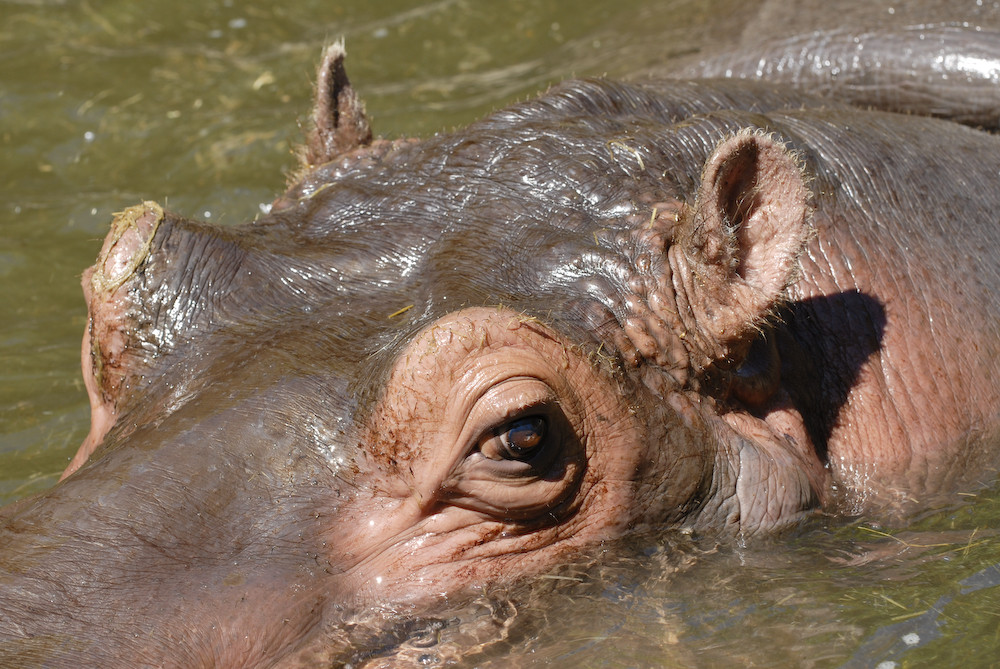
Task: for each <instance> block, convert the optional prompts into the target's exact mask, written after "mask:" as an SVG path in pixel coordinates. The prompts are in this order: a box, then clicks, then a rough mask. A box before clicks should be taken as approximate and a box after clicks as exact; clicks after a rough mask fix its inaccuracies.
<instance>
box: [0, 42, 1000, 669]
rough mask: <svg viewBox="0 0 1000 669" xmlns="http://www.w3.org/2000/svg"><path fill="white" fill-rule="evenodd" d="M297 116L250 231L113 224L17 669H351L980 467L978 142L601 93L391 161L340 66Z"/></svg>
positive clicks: (840, 114) (984, 173)
mask: <svg viewBox="0 0 1000 669" xmlns="http://www.w3.org/2000/svg"><path fill="white" fill-rule="evenodd" d="M314 120H315V125H316V129H315V131H314V132H313V134H312V136H311V137H310V141H309V143H308V146H307V147H306V149H305V150H304V151H303V154H302V163H303V165H302V170H301V172H300V173H299V174H298V175H297V176H296V177H295V178H294V180H293V183H292V185H291V187H290V188H289V190H288V191H287V193H286V194H285V195H283V196H282V197H280V198H279V199H278V200H276V202H275V205H274V207H273V210H272V212H271V213H270V214H269V215H267V216H265V217H262V218H261V219H260V220H257V221H254V222H253V223H248V224H246V225H242V226H237V227H233V228H220V227H216V226H212V225H209V224H205V223H200V222H194V221H190V220H186V219H183V218H181V217H179V216H176V215H174V214H171V213H168V212H164V211H163V210H162V209H160V208H159V206H157V205H155V204H153V203H145V204H143V205H139V206H137V207H134V208H131V209H129V210H126V211H125V212H123V213H122V214H121V215H119V216H118V217H117V218H116V220H115V222H114V223H113V226H112V232H111V233H110V234H109V236H108V239H107V240H106V241H105V245H104V248H103V249H102V251H101V254H100V256H99V257H98V261H97V263H96V264H95V266H94V267H93V268H92V269H91V270H90V271H88V273H87V274H86V275H85V277H84V289H85V293H86V294H87V299H88V304H89V308H90V322H89V325H88V331H87V334H86V336H85V338H84V347H83V361H84V363H83V364H84V376H85V379H86V382H87V386H88V390H89V392H90V396H91V403H92V410H93V418H92V431H91V434H90V435H89V436H88V438H87V440H86V442H85V443H84V445H83V446H82V447H81V451H80V454H79V455H78V457H77V458H76V459H75V460H74V463H73V464H72V465H71V466H70V469H69V470H68V471H67V477H66V478H65V480H63V481H62V482H61V483H60V484H59V485H57V486H56V487H55V488H53V489H52V490H50V491H47V492H45V493H43V494H41V495H38V496H36V497H32V498H29V499H25V500H21V501H19V502H17V503H15V504H13V505H11V506H8V507H6V508H5V509H3V510H2V511H0V547H2V548H0V664H3V666H10V667H28V666H51V667H62V666H67V667H68V666H74V667H75V666H81V665H83V666H103V667H111V666H123V667H124V666H128V667H134V666H183V667H199V666H323V664H324V663H326V664H327V665H329V664H338V663H343V662H346V661H349V660H357V659H358V658H359V657H361V656H359V655H358V654H357V653H358V651H357V650H356V649H357V647H358V644H359V643H363V642H364V638H362V637H363V636H364V634H363V633H361V632H358V631H357V629H358V625H357V624H356V622H357V620H359V619H361V618H363V617H364V616H365V615H369V616H374V617H377V616H378V612H379V611H381V610H384V609H389V610H392V611H403V612H404V613H405V612H407V611H415V612H419V611H424V610H429V609H430V608H432V607H434V606H436V605H438V604H440V603H441V602H446V601H447V599H448V597H449V596H452V595H454V594H455V593H459V592H462V591H469V590H474V589H476V588H481V587H484V586H488V585H492V584H498V583H500V584H502V583H508V582H511V581H512V580H514V579H515V578H517V577H519V576H522V575H524V574H530V573H533V572H538V571H541V570H544V569H547V568H550V567H551V566H552V565H556V564H559V563H560V562H561V561H565V560H567V559H571V556H572V555H574V554H576V553H578V552H579V551H582V550H585V549H586V548H587V547H588V546H593V545H596V544H599V543H600V542H603V541H607V540H610V539H614V538H616V537H619V536H621V535H623V534H625V533H626V532H630V531H634V530H636V529H637V528H643V527H660V526H671V527H677V528H680V529H682V530H685V531H691V532H697V533H702V534H710V535H712V536H714V537H718V538H720V539H722V540H740V539H748V538H751V537H753V536H755V535H758V534H762V533H771V532H774V531H777V530H780V529H782V528H787V527H789V526H791V525H794V524H795V523H797V522H799V521H801V520H802V519H803V518H806V517H808V516H810V515H812V514H814V513H816V512H818V511H825V512H835V513H849V514H861V513H864V514H870V515H871V516H872V517H877V518H880V519H890V518H893V517H897V516H898V515H900V514H906V513H909V512H910V511H912V510H913V509H914V508H916V507H923V506H926V505H927V504H933V503H936V502H937V501H938V498H939V497H941V496H945V499H947V495H949V494H951V493H954V491H956V490H961V489H969V488H972V487H974V486H975V485H978V484H982V483H986V482H988V481H990V480H992V479H993V477H994V475H995V471H996V470H995V467H996V463H997V448H996V444H997V443H998V442H997V439H996V435H995V434H994V432H995V430H996V429H997V426H998V420H997V412H998V410H1000V391H998V390H997V388H996V384H995V383H994V382H993V380H994V379H995V378H996V376H997V373H998V371H1000V370H998V369H997V367H998V360H1000V357H998V355H997V353H998V351H997V347H998V345H1000V332H998V331H997V330H998V324H997V314H1000V302H998V301H1000V297H998V295H1000V291H998V290H997V289H998V287H1000V260H998V253H1000V228H998V226H997V225H996V219H997V214H996V212H997V211H1000V194H998V190H1000V189H997V188H996V187H995V186H996V183H997V175H998V174H1000V141H998V140H997V138H996V137H994V136H993V135H991V134H988V133H985V132H982V131H979V130H976V129H972V128H969V127H965V126H961V125H958V124H956V123H952V122H948V121H942V120H938V119H931V118H923V117H913V116H903V115H896V114H890V113H883V112H878V111H859V110H855V109H852V108H849V107H846V106H840V105H838V104H836V103H830V102H829V101H827V100H822V99H819V98H814V97H811V96H810V95H808V94H806V93H800V92H796V91H794V90H792V89H791V88H787V87H778V86H775V85H772V84H762V83H756V82H733V81H729V82H724V81H701V82H699V81H672V82H664V83H658V84H641V85H640V84H636V85H626V84H620V83H614V82H609V81H598V80H591V81H574V82H569V83H566V84H563V85H561V86H558V87H555V88H553V89H552V90H550V91H549V92H547V93H546V94H544V95H543V96H541V97H539V98H538V99H536V100H532V101H529V102H525V103H522V104H518V105H515V106H513V107H510V108H508V109H506V110H503V111H500V112H497V113H495V114H493V115H491V116H489V117H487V118H485V119H483V120H482V121H480V122H478V123H475V124H473V125H471V126H469V127H468V128H466V129H463V130H460V131H457V132H454V133H451V134H447V135H440V136H436V137H434V138H431V139H428V140H425V141H421V142H416V141H396V142H385V141H372V139H371V132H370V130H369V128H368V123H367V120H366V119H365V117H364V114H363V110H362V108H361V105H360V103H359V102H358V100H357V98H356V96H355V94H354V91H353V89H351V87H350V85H349V83H348V82H347V79H346V75H345V74H344V72H343V54H342V50H341V49H340V48H339V47H334V48H332V49H331V50H330V51H329V52H328V54H327V56H326V58H325V59H324V63H323V65H322V67H321V69H320V80H319V85H318V87H317V105H316V111H315V114H314ZM373 612H375V613H373Z"/></svg>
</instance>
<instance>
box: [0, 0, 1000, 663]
mask: <svg viewBox="0 0 1000 669" xmlns="http://www.w3.org/2000/svg"><path fill="white" fill-rule="evenodd" d="M758 4H759V3H757V2H728V1H727V2H722V1H718V2H695V1H694V0H692V1H690V2H682V1H676V2H653V1H651V0H649V1H646V2H642V1H639V0H623V1H620V2H615V3H606V2H598V1H593V0H587V1H585V2H573V3H566V2H556V1H555V0H549V1H545V2H528V1H526V0H525V1H512V2H502V3H501V2H471V1H460V0H441V1H439V2H427V3H423V4H421V3H417V2H409V3H405V2H377V3H376V2H365V1H364V0H350V1H346V2H337V3H332V2H319V1H311V2H287V1H286V2H270V1H269V2H253V3H245V2H238V1H236V0H225V1H222V2H178V1H177V0H172V1H170V2H167V1H165V0H155V1H146V2H141V3H140V2H124V1H121V0H119V1H117V2H114V1H108V2H99V1H98V0H92V1H91V2H71V1H69V0H66V1H52V2H45V1H44V0H37V1H32V0H23V1H9V0H8V1H2V0H0V502H3V501H9V500H12V499H14V498H17V497H19V496H22V495H25V494H28V493H31V492H35V491H38V490H42V489H44V488H46V487H48V486H50V485H52V484H53V483H54V482H55V480H56V478H57V477H58V473H59V472H60V471H61V470H62V468H63V467H64V466H65V464H66V463H67V461H68V459H69V457H70V456H71V455H72V453H73V452H74V451H75V449H76V447H77V446H78V444H79V442H80V440H81V439H82V438H83V436H84V434H85V433H86V430H87V420H88V411H87V406H86V397H85V394H84V391H83V387H82V383H81V381H80V374H79V370H78V365H79V342H80V334H81V332H82V330H83V327H84V318H85V310H84V306H83V300H82V297H81V295H80V289H79V286H78V278H79V275H80V272H81V271H82V270H83V269H84V268H85V267H86V266H87V265H88V264H89V263H90V262H91V261H92V260H93V258H94V256H95V255H96V253H97V250H98V248H99V245H100V240H101V238H102V237H103V234H104V231H105V230H106V227H107V225H108V222H109V221H110V218H111V214H112V212H114V211H117V210H119V209H121V208H123V207H125V206H128V205H131V204H134V203H136V202H137V201H139V200H141V199H147V198H151V199H156V200H159V201H160V202H163V203H165V204H167V205H168V206H169V207H170V208H172V209H174V210H176V211H179V212H182V213H184V214H187V215H191V216H197V217H202V218H209V219H211V220H215V221H222V222H224V223H225V222H236V221H240V220H245V219H247V218H251V217H253V216H255V215H256V214H257V213H258V211H259V208H260V205H261V203H265V202H269V201H270V200H271V199H272V197H273V196H274V195H275V194H276V193H277V192H278V191H279V190H281V188H282V186H283V183H284V177H283V174H284V173H285V172H287V171H288V170H290V169H291V168H292V167H293V163H294V160H293V157H292V155H291V145H292V144H293V143H294V142H295V141H296V140H297V139H298V137H299V134H300V133H299V129H298V126H297V120H298V119H301V118H303V117H304V115H305V113H306V112H307V110H308V105H309V101H308V98H309V95H310V87H311V80H312V73H313V68H314V65H315V62H316V60H317V58H318V56H319V53H320V50H321V47H322V45H323V44H324V43H326V42H328V41H330V40H332V39H334V38H337V37H339V36H345V37H346V38H347V45H348V52H349V59H348V66H349V71H350V72H351V75H352V78H353V80H354V81H355V83H356V85H357V87H358V88H359V89H360V91H361V92H362V94H363V96H364V97H365V99H366V101H367V103H368V108H369V111H370V114H371V116H372V117H373V123H374V126H375V128H376V131H377V132H378V133H380V134H383V135H387V136H401V135H426V134H429V133H433V132H435V131H439V130H446V129H448V128H451V127H454V126H456V125H460V124H463V123H466V122H468V121H470V120H472V119H473V118H476V117H477V116H479V115H481V114H482V113H484V112H486V111H488V110H490V109H493V108H496V107H497V106H500V105H502V104H503V103H505V102H508V101H510V100H513V99H517V98H521V97H525V96H527V95H530V94H532V93H534V92H536V91H538V90H539V89H541V88H544V86H545V85H546V84H547V83H548V82H551V81H556V80H559V79H562V78H565V77H567V76H572V75H574V74H578V75H592V74H602V73H608V74H610V75H622V74H626V73H628V72H636V71H640V70H646V69H649V68H650V67H653V66H655V65H657V64H659V63H664V62H666V61H668V60H669V59H670V58H671V57H676V56H682V55H685V54H689V53H691V52H693V51H695V50H697V49H698V48H700V47H702V46H703V45H704V44H706V43H710V41H711V40H714V39H732V38H733V36H735V35H737V33H738V31H739V30H740V29H741V28H742V27H743V26H745V25H746V24H747V23H748V22H749V21H750V18H749V17H750V16H751V15H752V14H753V13H754V12H755V11H756V10H757V5H758ZM886 6H888V5H886ZM960 501H961V500H959V499H958V498H956V507H955V508H953V509H950V510H947V511H943V512H939V513H937V514H932V515H930V516H928V517H926V518H923V519H920V520H919V521H916V522H914V523H913V524H912V526H911V527H909V528H906V529H905V530H903V531H897V532H894V534H895V535H896V536H895V538H890V537H886V536H883V535H882V534H880V533H879V532H877V531H874V530H873V529H872V528H869V527H867V526H864V525H859V526H851V527H833V528H826V527H819V526H817V527H812V528H809V529H808V530H807V531H805V532H803V533H802V534H801V535H800V536H795V537H785V538H782V539H780V540H776V541H775V542H774V543H771V544H767V545H763V546H752V547H750V548H746V549H740V550H737V549H732V548H727V549H720V550H718V551H712V552H710V553H709V554H707V555H701V556H699V557H697V558H693V559H692V560H691V563H690V564H689V565H687V566H685V567H684V568H683V569H682V570H681V571H680V573H678V574H673V573H672V568H671V569H668V568H667V567H664V566H662V561H661V560H660V558H659V557H658V554H657V553H656V552H655V550H654V548H652V546H653V545H654V542H652V541H648V542H647V543H646V544H645V545H643V546H640V547H639V548H638V549H637V550H640V551H642V550H644V551H645V552H646V553H647V554H648V556H649V557H648V559H647V560H643V561H641V564H639V565H635V564H634V560H633V561H632V564H631V566H630V568H628V569H611V568H609V569H607V570H604V571H597V572H594V571H585V572H581V573H579V574H577V575H576V576H573V578H574V579H577V580H568V581H564V582H560V585H561V587H556V588H553V590H552V592H549V593H547V594H545V595H539V597H540V600H539V601H538V602H537V606H535V607H533V608H530V609H523V608H522V610H521V612H520V614H519V621H518V623H517V624H516V625H514V626H513V627H512V628H511V631H510V635H509V638H508V640H507V641H502V642H497V643H494V644H492V645H490V646H489V647H488V648H486V649H485V650H484V651H483V653H482V654H479V655H476V656H474V657H469V658H466V660H465V662H466V663H470V664H476V665H481V666H509V665H507V664H503V662H505V661H507V660H509V657H510V654H514V655H515V656H516V657H517V658H519V660H518V664H519V665H520V666H543V665H545V666H548V665H549V664H550V663H554V664H555V666H593V667H598V666H600V667H605V666H629V667H631V666H661V665H668V666H669V665H675V666H705V667H710V666H817V667H835V666H841V665H845V664H846V665H848V666H858V667H863V666H876V665H878V664H879V662H883V661H886V662H897V663H898V666H926V667H937V666H958V665H966V666H991V665H992V664H994V663H995V662H1000V660H995V659H994V658H997V657H1000V653H998V651H1000V638H998V635H1000V588H998V587H997V584H998V583H1000V572H998V571H997V570H996V569H994V568H993V567H992V565H996V564H998V563H1000V541H998V540H997V537H996V533H995V531H994V530H993V528H995V527H997V526H998V519H1000V493H997V492H992V493H990V492H987V493H983V494H980V495H979V496H975V497H972V496H970V497H968V498H967V500H966V501H965V502H964V503H963V504H959V502H960ZM704 548H705V547H700V550H704ZM434 652H436V651H433V650H432V652H431V653H430V655H433V654H434ZM441 657H444V655H442V656H441Z"/></svg>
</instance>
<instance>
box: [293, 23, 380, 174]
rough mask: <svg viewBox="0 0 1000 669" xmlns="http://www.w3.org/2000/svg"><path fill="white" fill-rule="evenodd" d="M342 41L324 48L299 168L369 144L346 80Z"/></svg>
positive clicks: (364, 118) (364, 120)
mask: <svg viewBox="0 0 1000 669" xmlns="http://www.w3.org/2000/svg"><path fill="white" fill-rule="evenodd" d="M346 55H347V52H346V51H345V50H344V43H343V41H338V42H336V43H334V44H333V45H331V46H329V47H327V49H326V51H325V52H324V53H323V61H322V62H321V63H320V66H319V72H318V75H317V80H316V100H315V102H314V105H313V114H312V125H313V129H312V131H311V132H310V133H309V138H308V143H307V145H306V146H305V147H304V149H303V151H302V152H301V153H300V156H299V160H300V162H301V163H302V167H303V168H306V169H308V168H311V167H315V166H316V165H322V164H324V163H328V162H330V161H331V160H333V159H334V158H337V157H338V156H341V155H343V154H345V153H347V152H349V151H353V150H354V149H357V148H358V147H361V146H367V145H368V144H371V141H372V130H371V127H370V126H369V125H368V117H367V116H365V106H364V104H363V103H362V102H361V99H360V98H358V94H357V93H356V92H355V91H354V88H353V87H352V86H351V82H350V81H349V80H348V79H347V71H346V70H345V69H344V56H346Z"/></svg>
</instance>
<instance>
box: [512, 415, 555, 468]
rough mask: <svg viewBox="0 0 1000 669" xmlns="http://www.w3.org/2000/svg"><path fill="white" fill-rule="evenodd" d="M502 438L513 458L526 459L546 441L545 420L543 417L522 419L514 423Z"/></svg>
mask: <svg viewBox="0 0 1000 669" xmlns="http://www.w3.org/2000/svg"><path fill="white" fill-rule="evenodd" d="M502 438H503V442H504V445H505V446H506V447H507V450H508V451H509V452H510V454H511V456H513V457H514V458H522V457H525V456H526V455H529V454H530V453H531V452H532V451H533V450H535V449H536V448H537V447H538V446H540V445H541V444H542V442H543V441H544V440H545V419H544V418H542V417H541V416H532V417H530V418H522V419H520V420H518V421H516V422H514V423H512V424H511V425H510V427H509V428H508V429H507V431H506V432H505V433H504V434H503V437H502Z"/></svg>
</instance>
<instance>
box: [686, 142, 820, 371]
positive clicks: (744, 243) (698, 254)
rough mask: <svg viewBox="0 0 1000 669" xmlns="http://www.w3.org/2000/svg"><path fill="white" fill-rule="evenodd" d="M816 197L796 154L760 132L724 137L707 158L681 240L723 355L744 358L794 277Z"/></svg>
mask: <svg viewBox="0 0 1000 669" xmlns="http://www.w3.org/2000/svg"><path fill="white" fill-rule="evenodd" d="M809 199H810V193H809V190H808V189H807V188H806V185H805V182H804V179H803V176H802V169H801V167H800V166H799V163H798V161H797V159H796V158H795V156H794V155H793V154H791V153H790V152H789V151H788V150H787V149H786V148H785V147H784V146H783V145H782V144H781V143H779V142H778V141H776V140H775V139H773V138H772V137H770V136H769V135H766V134H763V133H761V132H759V131H750V130H747V131H743V132H740V133H738V134H737V135H735V136H733V137H729V138H727V139H725V140H723V141H722V142H721V143H719V145H718V146H717V147H716V148H715V150H714V151H713V152H712V154H711V156H709V158H708V161H707V162H706V163H705V169H704V171H703V172H702V179H701V186H700V187H699V189H698V196H697V200H696V202H695V207H694V211H693V215H692V216H691V218H690V220H689V221H688V223H687V225H686V226H685V227H686V229H684V230H681V231H680V234H679V235H678V239H677V243H678V244H679V245H680V246H681V248H682V250H683V253H684V255H685V256H687V258H688V260H689V262H690V265H689V267H690V270H691V271H692V272H693V273H694V275H695V276H692V277H690V279H691V281H690V283H689V284H688V285H689V288H690V293H689V300H690V305H691V307H692V308H693V311H694V315H695V318H696V320H697V321H698V329H699V330H700V331H701V332H703V333H706V334H708V335H709V336H710V338H711V339H714V340H715V343H716V345H717V346H719V347H720V348H719V349H717V350H719V351H720V352H721V353H722V354H723V355H726V356H730V357H741V356H742V354H743V352H744V350H742V349H744V344H745V345H746V346H748V345H749V342H750V341H751V340H752V338H753V333H754V332H755V331H756V329H757V328H758V327H759V325H760V323H761V322H762V321H763V320H764V319H765V318H766V317H767V316H768V315H769V314H770V313H771V311H772V310H773V309H774V307H775V306H776V305H777V303H778V302H779V301H780V300H781V298H782V297H783V295H784V292H785V289H786V288H787V287H788V286H789V285H790V284H791V283H792V281H793V280H794V278H795V276H796V270H797V267H798V263H797V260H798V256H799V254H800V253H801V252H802V249H803V247H804V244H805V241H806V238H807V236H808V232H809V227H808V218H809V213H810V205H809ZM713 348H714V347H713Z"/></svg>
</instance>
